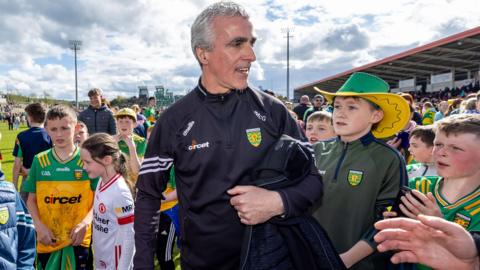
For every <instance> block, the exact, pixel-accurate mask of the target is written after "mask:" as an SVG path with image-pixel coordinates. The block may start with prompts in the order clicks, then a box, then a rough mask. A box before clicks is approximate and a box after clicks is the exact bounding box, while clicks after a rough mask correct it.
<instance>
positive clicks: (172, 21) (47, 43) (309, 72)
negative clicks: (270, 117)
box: [0, 0, 480, 100]
mask: <svg viewBox="0 0 480 270" xmlns="http://www.w3.org/2000/svg"><path fill="white" fill-rule="evenodd" d="M212 2H214V1H208V0H192V1H188V0H175V1H160V0H137V1H134V0H116V1H114V0H75V1H74V0H72V1H67V0H55V1H54V0H0V91H1V92H7V91H8V92H18V93H22V94H26V95H35V96H38V97H41V96H44V95H45V94H48V95H50V96H53V97H56V98H62V99H68V100H74V98H75V83H74V82H75V77H74V57H73V51H72V50H70V48H69V42H68V41H69V40H72V39H78V40H81V41H82V42H83V44H82V46H81V50H80V51H79V52H78V79H79V81H78V88H79V99H80V100H85V99H86V93H87V92H88V89H90V88H92V87H100V88H102V89H104V91H105V93H106V96H107V98H109V99H112V98H114V97H116V96H119V95H121V96H134V95H137V94H138V90H137V86H138V85H146V86H148V87H149V89H150V91H152V90H153V89H154V86H155V85H164V86H165V87H166V88H168V89H170V90H172V91H174V92H175V93H184V92H185V91H186V90H188V89H190V88H192V87H193V86H195V84H196V82H197V80H198V76H199V75H200V69H199V67H198V65H197V63H196V61H195V59H194V57H193V55H192V53H191V49H190V26H191V23H192V22H193V21H194V19H195V17H196V15H197V14H198V13H199V12H200V11H201V10H202V9H203V8H204V7H206V6H207V5H209V4H210V3H212ZM238 3H240V4H242V5H244V7H245V8H246V9H247V11H248V12H249V14H250V16H251V21H252V23H253V25H254V27H255V32H256V35H257V36H258V38H259V40H258V42H257V43H256V45H255V47H256V48H255V52H256V54H257V62H256V63H255V64H254V67H253V69H252V71H251V73H250V84H251V85H252V86H255V87H259V86H262V87H263V88H268V89H273V91H275V92H277V93H279V94H283V95H286V94H285V93H286V42H287V41H286V38H285V36H286V32H285V29H287V28H289V29H292V31H293V32H292V33H291V35H293V37H292V38H291V39H290V93H292V92H293V88H294V87H298V86H300V85H303V84H306V83H310V82H312V81H315V80H319V79H322V78H324V77H326V76H330V75H334V74H336V73H339V72H342V71H345V70H347V69H350V68H353V67H357V66H360V65H363V64H367V63H369V62H371V61H374V60H378V59H381V58H384V57H387V56H390V55H392V54H395V53H399V52H402V51H404V50H406V49H410V48H413V47H416V46H419V45H422V44H425V43H429V42H432V41H435V40H437V39H439V38H442V37H446V36H449V35H452V34H455V33H458V32H461V31H464V30H468V29H470V28H473V27H477V26H479V25H480V16H479V14H478V7H479V0H395V1H385V0H362V1H356V0H349V1H344V0H335V1H333V0H322V1H320V0H294V1H292V0H238ZM291 96H292V94H291Z"/></svg>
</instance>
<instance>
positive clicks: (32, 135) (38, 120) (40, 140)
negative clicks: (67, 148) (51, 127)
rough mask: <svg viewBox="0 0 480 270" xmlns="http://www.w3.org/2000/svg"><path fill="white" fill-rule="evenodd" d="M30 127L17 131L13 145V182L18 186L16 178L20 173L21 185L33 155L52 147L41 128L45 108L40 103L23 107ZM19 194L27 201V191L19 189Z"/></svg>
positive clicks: (45, 132) (48, 137) (50, 141)
mask: <svg viewBox="0 0 480 270" xmlns="http://www.w3.org/2000/svg"><path fill="white" fill-rule="evenodd" d="M25 112H27V118H28V123H29V125H30V129H28V130H25V131H22V132H20V133H18V135H17V139H16V140H15V146H14V147H13V156H14V157H15V160H14V162H13V179H12V180H13V181H12V182H13V184H14V185H15V188H18V187H17V186H18V178H19V177H20V175H22V187H21V188H20V190H23V185H24V182H25V179H26V178H27V175H28V171H29V170H30V167H31V166H32V161H33V157H34V156H35V155H36V154H38V153H40V152H43V151H45V150H48V149H50V148H52V146H53V145H52V140H51V139H50V136H48V134H47V131H46V130H45V129H44V128H43V123H44V122H45V115H46V113H47V112H46V110H45V107H43V106H42V104H40V103H32V104H29V105H27V107H25ZM20 195H21V197H22V199H23V201H24V202H26V201H27V195H28V194H27V193H26V192H23V191H21V192H20Z"/></svg>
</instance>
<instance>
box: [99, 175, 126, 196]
mask: <svg viewBox="0 0 480 270" xmlns="http://www.w3.org/2000/svg"><path fill="white" fill-rule="evenodd" d="M120 176H121V175H120V174H119V173H117V174H116V175H115V176H113V177H112V178H111V179H110V180H108V181H107V183H105V184H103V182H100V189H99V191H100V192H102V191H104V190H106V189H107V188H108V187H109V186H111V185H112V184H113V183H115V181H117V179H118V178H120Z"/></svg>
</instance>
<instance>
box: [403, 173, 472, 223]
mask: <svg viewBox="0 0 480 270" xmlns="http://www.w3.org/2000/svg"><path fill="white" fill-rule="evenodd" d="M442 182H443V178H442V177H439V176H437V177H433V176H427V177H417V178H412V179H410V181H409V186H410V188H414V189H416V190H418V191H420V192H422V193H424V194H427V193H428V192H432V194H433V196H434V197H435V199H436V200H437V204H438V206H439V207H440V210H441V211H442V214H443V217H444V218H445V219H446V220H449V221H453V222H455V223H457V224H460V225H461V226H462V227H463V228H465V229H466V230H467V231H480V187H477V188H476V189H475V190H473V191H472V192H471V193H470V194H468V195H466V196H464V197H462V198H460V199H459V200H457V201H456V202H448V201H447V200H446V199H445V198H444V197H443V196H442V193H441V188H442Z"/></svg>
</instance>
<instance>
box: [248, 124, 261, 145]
mask: <svg viewBox="0 0 480 270" xmlns="http://www.w3.org/2000/svg"><path fill="white" fill-rule="evenodd" d="M246 132H247V139H248V141H249V142H250V144H251V145H253V146H254V147H258V146H260V143H261V142H262V132H261V131H260V128H251V129H247V130H246Z"/></svg>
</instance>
